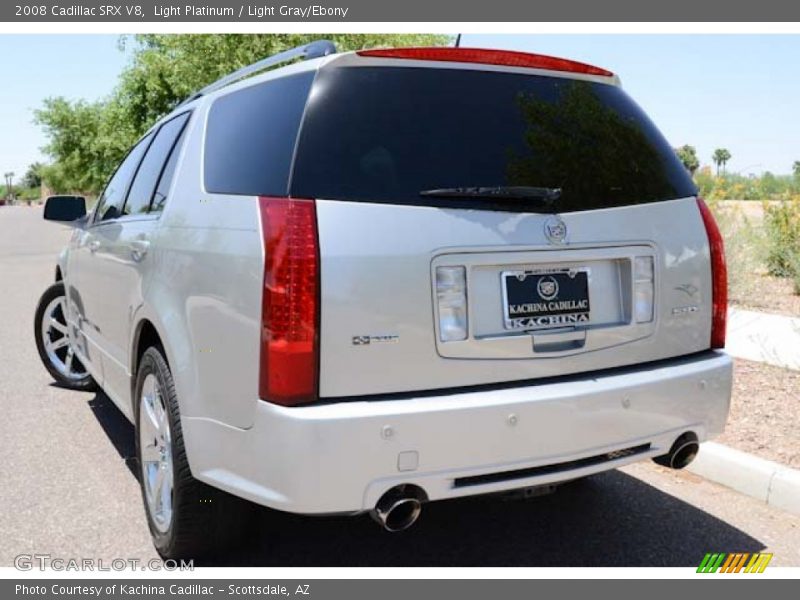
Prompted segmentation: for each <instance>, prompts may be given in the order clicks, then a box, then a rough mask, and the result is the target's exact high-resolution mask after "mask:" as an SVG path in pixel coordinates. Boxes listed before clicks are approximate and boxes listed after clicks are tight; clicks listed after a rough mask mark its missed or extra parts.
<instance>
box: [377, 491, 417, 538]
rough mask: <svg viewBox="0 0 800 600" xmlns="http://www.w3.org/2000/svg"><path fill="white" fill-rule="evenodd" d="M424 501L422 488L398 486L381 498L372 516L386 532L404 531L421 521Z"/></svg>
mask: <svg viewBox="0 0 800 600" xmlns="http://www.w3.org/2000/svg"><path fill="white" fill-rule="evenodd" d="M424 499H425V492H423V491H422V490H421V489H420V488H418V487H416V486H411V485H398V486H396V487H393V488H392V489H390V490H389V491H388V492H386V493H385V494H384V495H383V496H381V498H380V500H378V502H377V504H375V508H374V509H372V510H371V511H370V516H372V518H373V519H374V520H375V521H376V522H377V523H378V524H379V525H380V526H381V527H383V528H384V529H385V530H386V531H391V532H397V531H404V530H406V529H408V528H409V527H411V526H412V525H413V524H414V523H416V522H417V519H419V515H420V513H421V512H422V502H423V500H424Z"/></svg>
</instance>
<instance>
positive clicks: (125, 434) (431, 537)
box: [89, 393, 765, 567]
mask: <svg viewBox="0 0 800 600" xmlns="http://www.w3.org/2000/svg"><path fill="white" fill-rule="evenodd" d="M89 407H90V408H91V410H92V412H93V414H94V415H95V417H96V418H97V421H98V423H99V424H100V426H101V427H102V428H103V430H104V431H105V433H106V435H107V436H108V438H109V440H110V441H111V443H112V444H113V446H114V448H115V449H116V450H117V452H118V453H119V455H120V457H121V458H122V459H123V461H124V463H125V465H126V467H127V468H128V470H129V471H130V472H131V474H133V476H134V477H136V474H137V469H136V458H135V445H134V444H135V443H134V431H133V426H132V425H131V424H130V422H129V421H128V420H127V419H126V418H125V417H124V416H123V415H122V413H121V412H120V411H119V410H118V409H117V407H116V406H115V405H114V404H113V402H111V401H110V400H109V399H108V397H107V396H106V395H105V394H103V393H99V394H97V395H96V396H95V397H94V398H92V399H91V400H90V401H89ZM138 501H140V500H139V498H131V502H138ZM764 548H765V545H764V544H763V543H762V542H760V541H759V540H757V539H755V538H753V537H751V536H749V535H748V534H746V533H744V532H743V531H741V530H739V529H737V528H736V527H733V526H731V525H729V524H728V523H726V522H725V521H722V520H720V519H718V518H716V517H714V516H713V515H710V514H708V513H706V512H704V511H702V510H700V509H698V508H696V507H694V506H692V505H691V504H688V503H686V502H684V501H683V500H680V499H678V498H675V497H674V496H671V495H669V494H666V493H664V492H662V491H660V490H658V489H657V488H655V487H653V486H651V485H649V484H647V483H645V482H643V481H641V480H639V479H637V478H635V477H632V476H630V475H628V474H626V473H622V472H620V471H610V472H607V473H603V474H600V475H595V476H593V477H590V478H587V479H583V480H579V481H576V482H573V483H570V484H567V485H564V486H562V487H561V488H559V489H558V491H556V493H554V494H551V495H549V496H543V497H538V498H530V499H521V498H519V497H518V496H508V495H492V496H479V497H473V498H463V499H457V500H448V501H442V502H433V503H430V504H427V505H425V507H424V509H423V511H422V516H421V517H420V519H419V521H418V523H417V524H416V525H415V526H414V527H412V528H411V529H409V530H408V531H404V532H401V533H395V534H390V533H387V532H385V531H383V530H382V529H381V528H380V527H379V526H378V525H377V524H376V523H375V522H373V521H372V519H370V518H369V517H368V516H367V515H360V516H355V517H304V516H297V515H291V514H287V513H280V512H276V511H271V510H268V509H265V508H261V507H256V508H255V514H254V516H253V522H252V524H251V526H250V527H249V528H248V538H247V541H246V542H244V543H241V544H236V545H234V547H233V549H229V550H228V551H226V552H224V553H223V554H221V555H220V556H217V557H215V558H213V559H203V560H195V565H196V566H564V567H566V566H584V567H586V566H592V567H594V566H596V567H600V566H614V567H622V566H628V567H631V566H632V567H643V566H682V567H688V566H696V565H698V564H699V563H700V561H701V560H702V558H703V556H704V554H705V553H706V552H710V551H714V550H722V551H734V550H735V551H736V552H758V551H761V550H763V549H764Z"/></svg>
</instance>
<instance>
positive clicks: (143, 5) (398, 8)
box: [0, 0, 800, 23]
mask: <svg viewBox="0 0 800 600" xmlns="http://www.w3.org/2000/svg"><path fill="white" fill-rule="evenodd" d="M0 21H2V22H62V21H63V22H76V21H85V22H92V21H96V22H102V21H106V22H145V23H146V22H158V21H173V22H176V21H183V22H221V23H233V22H263V23H268V22H306V21H308V22H403V21H428V22H558V21H564V22H567V21H573V22H579V21H584V22H589V21H594V22H613V21H625V22H635V21H652V22H658V21H664V22H668V21H677V22H691V21H701V22H714V21H716V22H786V21H800V3H798V2H788V1H787V0H761V1H760V2H755V3H754V2H744V1H743V0H728V1H725V0H670V1H669V2H655V1H652V0H651V1H650V2H643V1H642V0H602V1H600V0H559V1H558V2H553V1H551V0H546V1H543V0H527V1H525V0H523V1H520V0H492V1H491V2H486V1H483V2H481V1H479V0H452V1H451V2H442V1H439V2H430V0H398V1H396V2H377V1H375V0H333V1H331V2H328V1H319V0H317V1H316V2H315V1H314V0H306V1H301V2H289V1H285V0H284V1H279V2H269V1H258V0H249V1H248V0H216V1H215V0H180V1H169V0H139V1H138V2H126V3H116V4H115V3H114V0H57V1H53V0H39V1H30V2H28V1H23V2H16V3H13V2H12V3H5V2H3V3H2V4H0Z"/></svg>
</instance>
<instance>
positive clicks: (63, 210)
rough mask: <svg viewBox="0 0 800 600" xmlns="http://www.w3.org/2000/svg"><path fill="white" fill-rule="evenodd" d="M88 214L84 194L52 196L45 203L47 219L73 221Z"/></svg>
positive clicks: (64, 221)
mask: <svg viewBox="0 0 800 600" xmlns="http://www.w3.org/2000/svg"><path fill="white" fill-rule="evenodd" d="M85 216H86V198H84V197H83V196H50V197H49V198H48V199H47V200H46V201H45V203H44V218H45V221H58V222H60V223H72V222H73V221H77V220H78V219H81V218H83V217H85Z"/></svg>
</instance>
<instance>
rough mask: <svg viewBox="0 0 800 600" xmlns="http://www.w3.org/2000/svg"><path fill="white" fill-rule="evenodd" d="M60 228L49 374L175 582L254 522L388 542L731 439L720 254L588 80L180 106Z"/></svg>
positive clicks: (480, 69) (311, 92) (438, 81)
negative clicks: (111, 420) (426, 517)
mask: <svg viewBox="0 0 800 600" xmlns="http://www.w3.org/2000/svg"><path fill="white" fill-rule="evenodd" d="M298 58H304V59H305V60H302V61H297V60H294V59H298ZM284 62H288V63H289V64H286V65H284V66H281V67H280V68H273V69H269V70H267V68H268V67H276V66H277V65H279V64H281V63H284ZM262 71H263V72H262ZM251 75H252V76H251ZM45 218H47V219H51V220H54V221H60V222H69V223H70V224H71V225H72V226H73V227H74V233H73V236H72V238H71V241H70V243H69V245H68V247H67V248H66V250H65V251H64V252H63V254H62V255H61V258H60V261H59V263H58V267H57V269H56V283H55V284H54V285H53V286H52V287H50V288H49V289H48V290H47V291H46V292H45V294H44V296H43V297H42V300H41V302H40V305H39V307H38V310H37V313H36V340H37V344H38V346H39V351H40V354H41V357H42V360H43V361H44V364H45V366H46V367H47V369H48V370H49V372H50V373H51V374H52V376H53V377H54V378H55V379H56V380H57V381H58V382H59V383H60V384H62V385H64V386H69V387H72V388H76V389H84V390H85V389H91V388H95V387H96V386H97V387H99V388H102V390H103V391H104V392H105V393H106V394H107V395H108V397H109V398H111V400H113V402H114V403H115V404H116V405H117V406H118V407H119V409H120V410H121V411H122V412H123V413H124V414H125V415H126V416H127V418H129V419H130V420H131V421H132V422H133V423H134V424H135V427H136V442H137V457H138V465H139V467H138V468H139V471H140V479H141V485H142V495H143V499H144V506H145V509H146V513H147V518H148V521H149V526H150V530H151V533H152V536H153V540H154V543H155V546H156V548H157V550H158V551H159V552H160V553H161V555H162V556H167V557H177V556H194V555H197V554H200V553H202V552H207V551H210V550H215V549H218V548H221V547H222V546H221V543H222V542H223V541H225V540H231V539H233V538H234V536H235V535H237V533H238V532H241V530H242V527H243V522H244V519H245V518H246V515H247V514H248V512H249V509H250V508H252V506H253V505H252V504H251V503H256V504H260V505H263V506H266V507H270V508H272V509H277V510H282V511H288V512H293V513H304V514H334V513H362V512H371V513H372V514H373V516H374V517H375V518H376V519H377V520H378V521H379V522H380V523H382V524H383V526H384V527H385V528H386V529H388V530H400V529H404V528H406V527H408V526H410V525H411V524H412V523H413V522H414V521H415V520H416V518H417V517H418V515H419V513H420V510H421V508H422V506H423V504H424V503H425V502H429V501H436V500H442V499H447V498H455V497H459V496H467V495H473V494H485V493H491V492H499V491H505V490H512V489H523V488H524V489H542V488H544V487H549V486H552V485H554V484H557V483H559V482H565V481H569V480H573V479H577V478H580V477H584V476H587V475H590V474H593V473H597V472H600V471H604V470H608V469H613V468H616V467H618V466H621V465H625V464H628V463H631V462H634V461H638V460H642V459H645V458H654V459H655V460H656V461H657V462H660V463H661V464H665V465H668V466H672V467H675V468H680V467H682V466H685V465H686V464H688V462H689V461H691V460H692V458H693V457H694V455H695V453H696V452H697V448H698V443H699V442H701V441H703V440H706V439H709V438H711V437H714V436H716V435H718V434H719V433H721V432H722V431H723V428H724V426H725V421H726V418H727V415H728V406H729V400H730V392H731V361H730V359H729V357H728V356H727V355H726V354H725V353H724V352H722V351H721V349H722V348H723V347H724V345H725V318H726V303H727V297H726V271H725V260H724V255H723V248H722V240H721V237H720V233H719V231H718V229H717V226H716V224H715V222H714V219H713V217H712V215H711V213H710V212H709V210H708V208H707V207H706V205H705V204H704V203H703V201H702V200H701V199H700V198H698V197H697V190H696V189H695V186H694V184H693V183H692V180H691V179H690V177H689V175H688V174H687V172H686V170H685V169H684V168H683V166H682V165H681V163H680V162H679V161H678V160H677V158H676V157H675V155H674V153H673V151H672V149H671V148H670V146H669V145H668V144H667V142H666V141H665V140H664V138H663V137H662V136H661V134H660V133H659V132H658V131H657V130H656V128H655V127H654V125H653V124H652V123H651V122H650V120H649V119H648V117H647V116H646V115H645V114H644V113H643V112H642V110H641V109H640V108H639V107H638V106H637V105H636V104H635V103H634V102H633V101H632V100H631V99H630V98H629V97H628V96H627V95H626V94H625V92H624V91H623V90H622V88H621V87H620V83H619V80H618V78H617V77H616V76H615V75H614V74H613V73H610V72H608V71H606V70H604V69H601V68H598V67H593V66H590V65H586V64H582V63H577V62H573V61H569V60H564V59H558V58H553V57H548V56H540V55H533V54H523V53H517V52H507V51H495V50H478V49H468V48H404V49H382V50H365V51H358V52H351V53H342V54H337V53H336V52H335V49H334V48H333V46H332V44H331V43H330V42H325V41H320V42H315V43H313V44H309V45H307V46H304V47H301V48H297V49H295V50H290V51H287V52H285V53H282V54H279V55H276V56H274V57H270V58H267V59H264V60H263V61H260V62H259V63H256V64H254V65H251V66H250V67H246V68H245V69H242V70H241V71H237V72H236V73H233V74H231V75H229V76H228V77H225V78H224V79H222V80H220V81H218V82H217V83H214V84H212V85H210V86H209V87H207V88H205V89H203V90H201V91H199V92H198V93H196V94H195V95H193V96H192V97H190V98H188V99H187V100H186V101H185V102H183V103H182V104H181V105H179V106H178V107H176V108H175V109H174V111H173V112H172V113H171V114H170V115H168V116H166V117H164V118H163V119H162V120H161V121H160V122H158V123H157V124H156V125H155V126H154V127H153V128H152V129H151V130H150V131H149V132H148V133H147V134H146V135H145V136H144V137H143V138H142V139H141V140H140V141H139V142H138V143H137V144H136V145H135V146H134V147H133V148H132V149H131V150H130V152H129V153H128V155H127V157H126V158H125V159H124V160H123V161H122V164H121V165H120V166H119V168H118V169H117V171H116V172H115V173H114V174H113V176H112V177H111V179H110V180H109V182H108V184H107V186H106V188H105V190H104V191H103V193H102V195H101V196H100V198H99V199H98V201H97V204H96V206H95V207H94V209H93V210H92V211H91V212H90V213H89V214H86V208H85V203H84V200H83V198H80V197H74V196H73V197H54V198H52V199H50V200H49V201H48V203H47V205H46V207H45ZM532 510H535V507H532Z"/></svg>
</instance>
